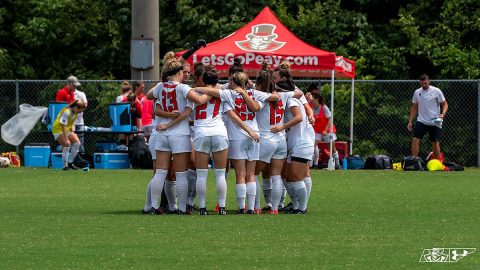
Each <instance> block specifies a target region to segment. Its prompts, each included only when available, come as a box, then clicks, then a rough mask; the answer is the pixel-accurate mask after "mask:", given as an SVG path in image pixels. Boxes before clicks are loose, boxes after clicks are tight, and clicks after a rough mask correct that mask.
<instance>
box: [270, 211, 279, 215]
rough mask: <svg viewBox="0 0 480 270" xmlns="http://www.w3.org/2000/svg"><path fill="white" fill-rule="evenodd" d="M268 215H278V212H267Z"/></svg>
mask: <svg viewBox="0 0 480 270" xmlns="http://www.w3.org/2000/svg"><path fill="white" fill-rule="evenodd" d="M268 213H269V214H270V215H278V210H270V211H268Z"/></svg>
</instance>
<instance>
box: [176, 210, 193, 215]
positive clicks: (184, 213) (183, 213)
mask: <svg viewBox="0 0 480 270" xmlns="http://www.w3.org/2000/svg"><path fill="white" fill-rule="evenodd" d="M177 214H178V215H179V216H190V215H191V213H188V212H187V211H185V212H183V211H182V210H180V209H178V210H177Z"/></svg>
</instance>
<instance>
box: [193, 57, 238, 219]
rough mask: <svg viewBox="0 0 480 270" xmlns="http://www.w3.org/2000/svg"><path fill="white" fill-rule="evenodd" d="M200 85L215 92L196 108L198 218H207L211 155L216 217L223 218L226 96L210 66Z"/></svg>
mask: <svg viewBox="0 0 480 270" xmlns="http://www.w3.org/2000/svg"><path fill="white" fill-rule="evenodd" d="M202 82H203V83H204V84H205V86H206V87H210V88H214V89H211V91H209V93H210V94H212V96H213V97H212V99H210V101H209V102H207V103H205V104H202V105H197V106H195V110H194V115H195V120H194V128H195V137H194V145H195V163H196V168H197V183H196V192H197V198H198V204H199V207H200V209H199V213H200V215H207V214H208V212H207V209H206V206H205V201H206V190H207V177H208V161H209V157H210V154H212V155H213V160H214V171H215V178H216V187H217V198H218V205H219V209H218V214H219V215H225V214H226V213H227V212H226V211H225V201H226V197H227V182H226V180H225V169H226V167H227V155H228V144H229V142H228V134H227V129H226V127H225V124H224V123H223V120H222V114H223V111H224V105H225V103H226V102H229V101H230V100H229V97H228V93H227V92H226V91H222V90H220V89H219V88H217V83H218V75H217V72H216V71H215V69H214V68H213V67H211V66H207V67H205V72H204V74H203V75H202Z"/></svg>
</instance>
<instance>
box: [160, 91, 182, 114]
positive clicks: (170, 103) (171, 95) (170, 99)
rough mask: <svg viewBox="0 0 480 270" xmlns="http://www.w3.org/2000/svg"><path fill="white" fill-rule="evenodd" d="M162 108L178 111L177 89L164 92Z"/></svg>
mask: <svg viewBox="0 0 480 270" xmlns="http://www.w3.org/2000/svg"><path fill="white" fill-rule="evenodd" d="M162 109H163V110H164V111H166V112H172V111H178V105H177V90H173V91H170V92H166V91H163V92H162Z"/></svg>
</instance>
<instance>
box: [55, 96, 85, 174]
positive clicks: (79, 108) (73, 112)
mask: <svg viewBox="0 0 480 270" xmlns="http://www.w3.org/2000/svg"><path fill="white" fill-rule="evenodd" d="M85 107H86V106H85V103H83V101H80V100H75V101H74V102H72V103H70V104H69V105H68V106H67V107H65V108H63V109H62V110H61V111H60V112H59V113H58V115H57V118H56V119H55V122H53V126H52V133H53V137H54V138H55V140H57V141H58V142H59V143H60V144H61V145H62V161H63V170H64V171H67V170H77V169H79V168H77V167H75V165H73V161H74V160H75V157H76V156H77V154H78V150H79V149H80V145H81V144H80V140H79V139H78V136H77V134H75V133H74V132H73V130H72V127H73V124H74V123H75V120H76V119H77V115H78V113H80V112H83V111H84V110H85ZM70 146H71V148H72V152H71V153H70V156H69V155H68V153H69V152H70Z"/></svg>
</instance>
